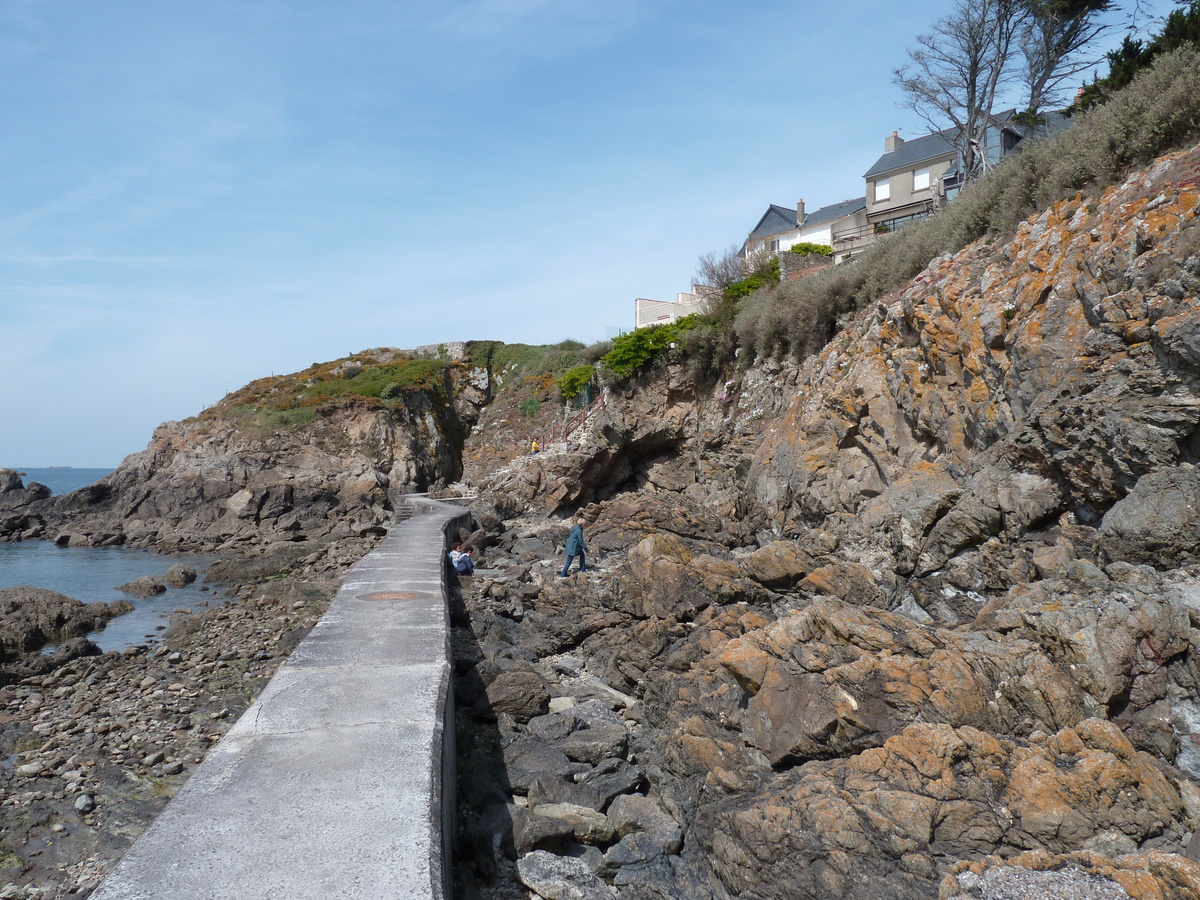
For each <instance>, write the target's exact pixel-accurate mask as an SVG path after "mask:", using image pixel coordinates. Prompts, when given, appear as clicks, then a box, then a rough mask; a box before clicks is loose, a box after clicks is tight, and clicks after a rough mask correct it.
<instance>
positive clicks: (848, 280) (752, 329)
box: [690, 47, 1200, 368]
mask: <svg viewBox="0 0 1200 900" xmlns="http://www.w3.org/2000/svg"><path fill="white" fill-rule="evenodd" d="M1197 85H1200V51H1197V50H1196V49H1195V48H1190V47H1188V48H1182V49H1179V50H1176V51H1175V52H1173V53H1170V54H1166V55H1164V56H1161V57H1159V58H1158V59H1157V60H1156V61H1155V63H1154V65H1153V66H1152V67H1151V68H1150V69H1147V70H1146V71H1144V72H1142V73H1141V75H1139V76H1138V77H1137V78H1136V79H1135V80H1134V81H1133V82H1132V83H1131V84H1130V85H1129V86H1128V87H1126V88H1124V89H1123V90H1121V91H1118V92H1117V93H1115V94H1113V95H1112V97H1111V99H1109V100H1108V102H1107V103H1105V104H1104V105H1102V106H1098V107H1096V108H1095V109H1092V110H1090V111H1088V112H1085V113H1081V114H1079V115H1077V116H1076V117H1075V120H1074V127H1072V128H1070V129H1068V130H1067V131H1065V132H1063V133H1062V134H1060V135H1057V136H1055V137H1053V138H1048V139H1046V140H1042V141H1031V142H1029V143H1028V144H1027V145H1025V146H1023V148H1022V151H1021V152H1020V153H1018V154H1016V155H1015V156H1012V157H1010V158H1008V159H1006V160H1005V161H1004V162H1003V163H1002V164H1001V165H999V166H997V167H996V169H995V170H993V171H992V172H991V173H989V174H988V175H987V176H986V177H984V178H981V179H980V180H979V181H977V182H975V183H974V184H972V185H970V186H968V187H967V188H966V189H965V190H963V192H962V194H961V195H960V196H959V198H958V199H956V200H955V201H954V202H953V203H951V204H949V205H948V206H947V207H946V208H945V210H944V211H942V212H941V213H939V214H938V215H937V216H933V217H931V218H929V219H927V220H925V221H924V222H922V223H919V224H915V225H910V226H907V227H906V228H904V229H902V230H900V231H898V232H896V233H895V234H892V235H889V236H887V237H885V238H884V239H882V240H880V241H879V242H877V243H876V244H875V245H874V246H872V247H871V248H870V249H869V250H868V251H866V252H864V253H863V254H862V255H861V256H859V257H858V258H857V259H855V260H853V261H851V262H849V263H846V264H843V265H839V266H832V267H830V268H828V269H825V270H823V271H821V272H818V273H815V274H813V275H809V276H807V277H805V278H802V279H799V280H797V281H792V282H782V283H779V284H768V285H767V286H766V287H764V288H762V289H760V290H758V291H756V292H755V293H754V294H752V295H751V296H749V297H747V298H746V299H744V300H742V301H741V302H740V303H739V304H738V308H737V309H736V310H735V311H730V312H728V313H727V314H726V316H725V317H724V321H712V322H710V323H709V324H710V328H709V331H708V334H707V335H704V334H703V333H702V332H697V333H696V334H695V336H694V340H693V346H692V347H691V348H690V349H691V352H692V353H693V354H700V355H701V356H702V357H703V359H700V360H698V361H697V365H698V366H699V367H701V368H705V367H708V368H713V367H717V366H720V365H724V364H728V363H729V362H731V361H732V358H733V353H732V351H733V349H734V348H735V347H736V346H740V347H741V349H742V351H743V354H744V355H743V361H744V362H746V363H748V362H749V361H750V360H752V359H753V358H754V357H756V356H763V357H769V356H779V357H782V356H789V355H790V356H792V357H793V358H795V359H797V360H799V359H803V358H804V357H806V356H808V355H810V354H812V353H815V352H818V351H819V350H820V349H821V348H822V347H824V346H825V344H826V343H827V342H828V341H829V339H830V338H832V337H833V335H834V334H835V333H836V332H837V329H838V327H839V320H840V319H841V317H843V316H844V315H846V314H847V313H851V312H854V311H857V310H860V309H863V308H865V307H867V306H869V305H870V304H871V303H874V302H876V301H878V300H879V299H880V298H882V297H883V296H884V295H885V294H887V293H889V292H891V291H893V290H895V289H897V288H898V287H900V286H901V285H903V284H905V283H906V282H907V281H909V280H910V279H912V278H913V277H914V276H916V275H917V274H918V273H920V272H921V271H922V270H923V269H924V268H925V267H926V266H927V265H928V264H929V263H930V261H932V260H933V259H935V258H937V257H938V256H941V255H942V254H945V253H955V252H957V251H959V250H961V249H962V248H964V247H966V246H967V245H968V244H970V243H971V242H972V241H975V240H977V239H979V238H981V237H985V236H989V235H990V236H993V237H996V238H999V239H1004V238H1007V237H1009V236H1011V235H1012V233H1013V232H1014V231H1015V230H1016V227H1017V225H1018V224H1019V223H1020V222H1022V221H1024V220H1025V219H1026V218H1027V217H1028V216H1030V215H1032V214H1034V213H1037V212H1039V211H1041V210H1043V209H1045V208H1046V207H1047V206H1049V205H1050V204H1051V203H1053V202H1055V201H1057V200H1061V199H1064V198H1067V197H1072V196H1074V195H1076V194H1077V193H1079V192H1081V191H1082V192H1084V193H1087V194H1094V195H1098V194H1099V193H1100V192H1101V191H1102V190H1103V189H1104V188H1106V187H1108V186H1109V185H1111V184H1114V183H1116V182H1117V181H1119V180H1120V179H1121V178H1122V177H1124V175H1125V174H1127V173H1128V172H1129V171H1130V170H1131V169H1134V168H1136V167H1138V166H1142V165H1146V164H1147V163H1149V162H1150V161H1151V160H1153V159H1154V158H1155V157H1156V156H1159V155H1160V154H1162V153H1165V152H1168V151H1170V150H1174V149H1178V148H1180V147H1183V146H1186V145H1188V144H1190V143H1191V142H1194V141H1195V140H1197V138H1200V90H1197V89H1196V86H1197Z"/></svg>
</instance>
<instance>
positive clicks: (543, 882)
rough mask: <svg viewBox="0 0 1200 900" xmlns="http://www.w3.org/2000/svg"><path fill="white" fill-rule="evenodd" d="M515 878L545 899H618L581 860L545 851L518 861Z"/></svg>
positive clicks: (534, 853) (536, 852)
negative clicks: (516, 876)
mask: <svg viewBox="0 0 1200 900" xmlns="http://www.w3.org/2000/svg"><path fill="white" fill-rule="evenodd" d="M517 875H518V877H519V878H520V879H521V883H522V884H524V885H525V886H526V887H527V888H529V889H530V890H531V891H533V892H534V893H536V894H537V895H538V896H539V897H542V898H544V900H614V898H615V897H616V896H617V895H616V892H615V891H613V889H612V888H610V887H609V886H608V885H606V884H605V883H604V882H603V881H601V880H600V878H599V876H597V875H596V874H595V873H594V872H592V870H591V869H589V868H588V866H587V863H585V862H584V861H583V860H581V859H574V858H571V857H563V856H555V855H554V854H552V853H547V852H545V851H544V850H538V851H535V852H533V853H527V854H526V855H524V856H522V857H521V858H520V859H519V860H517Z"/></svg>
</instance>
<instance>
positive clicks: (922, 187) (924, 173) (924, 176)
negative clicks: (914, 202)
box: [913, 168, 929, 191]
mask: <svg viewBox="0 0 1200 900" xmlns="http://www.w3.org/2000/svg"><path fill="white" fill-rule="evenodd" d="M913 190H914V191H927V190H929V169H928V168H925V169H917V171H915V172H913Z"/></svg>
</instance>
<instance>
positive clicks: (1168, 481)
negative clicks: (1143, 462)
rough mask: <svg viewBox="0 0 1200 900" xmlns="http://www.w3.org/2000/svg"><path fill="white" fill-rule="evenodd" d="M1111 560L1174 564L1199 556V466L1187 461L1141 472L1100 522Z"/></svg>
mask: <svg viewBox="0 0 1200 900" xmlns="http://www.w3.org/2000/svg"><path fill="white" fill-rule="evenodd" d="M1100 548H1101V550H1102V551H1103V553H1104V555H1105V556H1107V557H1108V558H1109V559H1110V560H1121V561H1124V562H1131V563H1146V564H1149V565H1152V566H1157V567H1158V568H1175V567H1177V566H1181V565H1184V564H1186V563H1189V562H1194V561H1196V560H1200V469H1198V468H1196V467H1195V466H1192V465H1182V466H1174V467H1171V468H1165V469H1160V470H1158V471H1157V472H1151V473H1150V474H1148V475H1144V476H1142V478H1141V479H1139V480H1138V483H1137V484H1136V485H1134V488H1133V490H1132V491H1130V492H1129V494H1128V495H1127V496H1126V497H1124V498H1123V499H1121V500H1119V501H1118V502H1117V503H1116V504H1114V505H1113V507H1112V509H1110V510H1109V511H1108V512H1107V513H1105V515H1104V519H1103V521H1101V523H1100Z"/></svg>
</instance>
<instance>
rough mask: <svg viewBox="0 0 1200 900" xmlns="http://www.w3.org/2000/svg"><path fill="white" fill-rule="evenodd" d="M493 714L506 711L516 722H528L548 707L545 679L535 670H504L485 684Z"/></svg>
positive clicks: (548, 694)
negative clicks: (489, 682)
mask: <svg viewBox="0 0 1200 900" xmlns="http://www.w3.org/2000/svg"><path fill="white" fill-rule="evenodd" d="M487 699H488V703H489V705H490V707H491V709H492V714H493V715H498V714H500V713H507V714H508V715H510V716H512V717H513V718H514V719H516V720H517V721H518V722H528V721H529V720H530V719H532V718H534V717H535V716H540V715H542V714H543V713H545V712H546V710H547V709H549V708H550V693H549V691H547V690H546V680H545V679H544V678H542V677H541V676H540V675H538V674H536V673H535V672H504V673H502V674H500V675H498V676H496V678H495V679H494V680H493V681H492V683H491V684H489V685H488V686H487Z"/></svg>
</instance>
